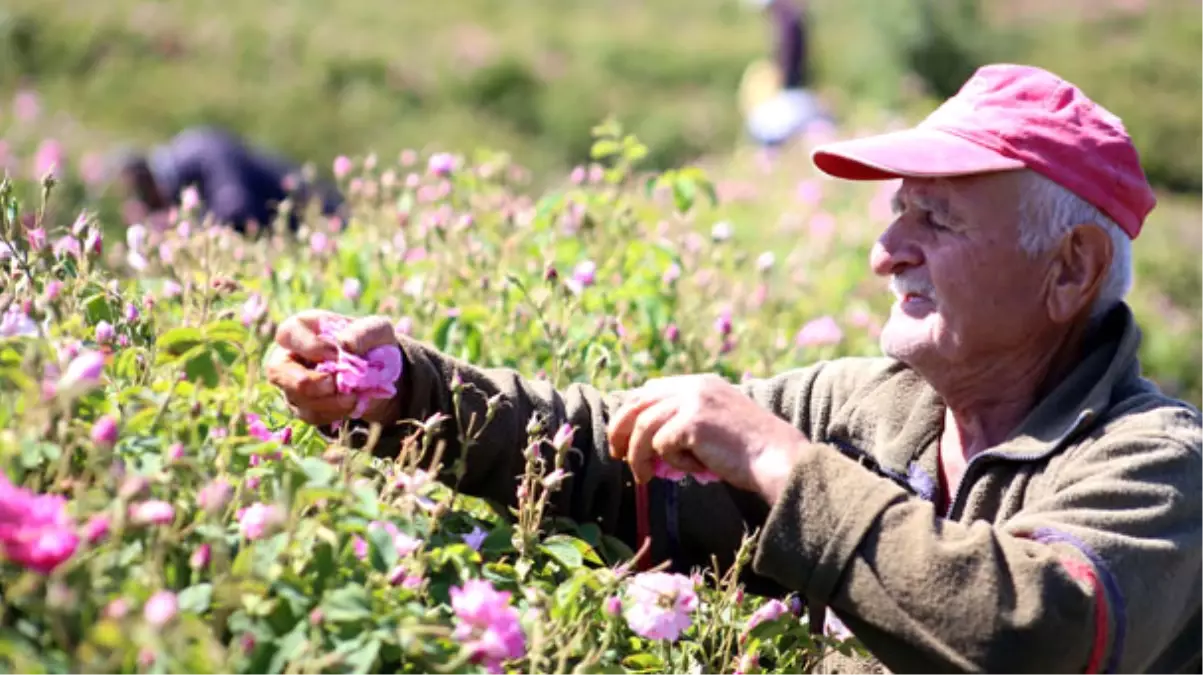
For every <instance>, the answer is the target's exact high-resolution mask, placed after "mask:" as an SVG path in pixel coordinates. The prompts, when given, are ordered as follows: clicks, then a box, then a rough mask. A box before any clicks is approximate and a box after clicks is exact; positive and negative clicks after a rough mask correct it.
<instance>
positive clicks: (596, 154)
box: [589, 139, 622, 159]
mask: <svg viewBox="0 0 1203 675" xmlns="http://www.w3.org/2000/svg"><path fill="white" fill-rule="evenodd" d="M620 152H622V146H621V145H619V143H618V141H612V140H609V139H602V140H599V141H595V142H594V143H593V147H591V148H589V156H590V157H591V158H593V159H603V158H605V157H609V156H610V155H616V154H618V153H620Z"/></svg>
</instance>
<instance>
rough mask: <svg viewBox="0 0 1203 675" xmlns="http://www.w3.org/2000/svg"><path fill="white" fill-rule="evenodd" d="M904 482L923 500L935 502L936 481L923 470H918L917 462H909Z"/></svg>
mask: <svg viewBox="0 0 1203 675" xmlns="http://www.w3.org/2000/svg"><path fill="white" fill-rule="evenodd" d="M906 482H907V484H908V485H910V486H911V489H912V490H914V491H915V494H917V495H919V496H920V497H922V498H923V499H925V500H926V501H929V502H934V501H936V481H935V480H934V479H933V478H932V477H931V476H929V475H927V472H926V471H924V470H923V469H921V468H919V464H918V462H911V465H910V467H909V468H908V469H907V474H906Z"/></svg>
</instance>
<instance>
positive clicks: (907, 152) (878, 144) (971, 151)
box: [811, 129, 1024, 180]
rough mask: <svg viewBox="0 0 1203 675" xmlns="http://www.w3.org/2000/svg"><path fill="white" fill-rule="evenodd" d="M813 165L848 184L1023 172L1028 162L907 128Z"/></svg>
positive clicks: (842, 144) (822, 155)
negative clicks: (850, 181) (1021, 170)
mask: <svg viewBox="0 0 1203 675" xmlns="http://www.w3.org/2000/svg"><path fill="white" fill-rule="evenodd" d="M811 161H813V162H814V164H815V166H816V167H817V168H818V169H819V170H820V171H822V172H823V173H825V174H827V175H829V176H834V177H836V178H843V179H845V180H890V179H894V178H948V177H953V176H970V175H974V174H980V173H991V172H994V171H1011V170H1014V169H1022V168H1023V167H1024V163H1023V162H1021V161H1019V160H1017V159H1012V158H1010V157H1004V156H1002V155H1000V154H998V153H996V152H994V151H992V150H988V149H986V148H984V147H982V146H980V145H977V144H976V143H971V142H970V141H967V140H965V139H963V138H959V137H957V136H953V135H952V134H946V133H943V132H940V131H935V130H933V129H906V130H904V131H894V132H890V133H886V134H879V135H876V136H868V137H866V138H857V139H852V140H847V141H837V142H835V143H828V144H826V145H822V146H820V147H818V148H815V150H814V152H813V153H812V154H811Z"/></svg>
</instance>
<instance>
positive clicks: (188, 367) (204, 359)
mask: <svg viewBox="0 0 1203 675" xmlns="http://www.w3.org/2000/svg"><path fill="white" fill-rule="evenodd" d="M180 358H181V359H182V360H183V361H184V372H185V373H186V374H187V375H188V379H189V380H190V381H192V382H193V383H200V384H203V385H204V386H206V387H209V388H214V387H216V386H217V385H218V384H219V382H220V379H219V377H218V374H217V363H216V362H214V360H213V353H212V351H211V350H210V349H209V348H208V346H207V345H204V344H201V345H198V346H196V347H193V348H192V349H190V350H188V351H187V352H186V353H185V354H184V355H183V356H181V357H180Z"/></svg>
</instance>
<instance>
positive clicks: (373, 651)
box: [343, 637, 381, 673]
mask: <svg viewBox="0 0 1203 675" xmlns="http://www.w3.org/2000/svg"><path fill="white" fill-rule="evenodd" d="M380 647H381V642H380V638H378V637H372V638H371V639H369V640H368V641H367V644H365V645H363V646H362V647H360V648H359V649H356V650H354V651H352V652H351V653H350V654H349V655H348V656H346V657H345V658H344V659H343V664H344V665H346V666H347V667H349V668H350V669H351V671H350V672H352V673H374V672H376V669H375V665H376V657H377V656H378V655H379V654H380Z"/></svg>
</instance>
